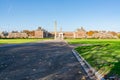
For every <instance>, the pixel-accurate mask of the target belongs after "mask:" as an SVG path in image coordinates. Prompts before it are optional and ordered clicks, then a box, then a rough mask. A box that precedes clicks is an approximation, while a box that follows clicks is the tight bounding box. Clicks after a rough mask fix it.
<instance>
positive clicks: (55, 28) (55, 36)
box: [54, 21, 57, 40]
mask: <svg viewBox="0 0 120 80" xmlns="http://www.w3.org/2000/svg"><path fill="white" fill-rule="evenodd" d="M54 31H55V35H54V39H55V40H56V39H57V21H55V24H54Z"/></svg>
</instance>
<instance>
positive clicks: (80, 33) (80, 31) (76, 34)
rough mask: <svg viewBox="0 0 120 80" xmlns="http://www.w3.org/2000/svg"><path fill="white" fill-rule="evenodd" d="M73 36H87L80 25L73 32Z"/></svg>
mask: <svg viewBox="0 0 120 80" xmlns="http://www.w3.org/2000/svg"><path fill="white" fill-rule="evenodd" d="M74 38H87V34H86V31H85V30H84V29H83V27H81V28H80V29H77V30H76V31H75V32H74Z"/></svg>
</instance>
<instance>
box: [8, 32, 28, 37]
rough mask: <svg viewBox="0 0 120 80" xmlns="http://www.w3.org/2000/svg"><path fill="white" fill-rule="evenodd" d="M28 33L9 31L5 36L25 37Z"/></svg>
mask: <svg viewBox="0 0 120 80" xmlns="http://www.w3.org/2000/svg"><path fill="white" fill-rule="evenodd" d="M27 37H28V35H27V34H26V33H19V32H18V33H9V34H8V36H7V38H27Z"/></svg>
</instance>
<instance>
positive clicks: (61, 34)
mask: <svg viewBox="0 0 120 80" xmlns="http://www.w3.org/2000/svg"><path fill="white" fill-rule="evenodd" d="M58 37H59V39H60V40H63V38H64V37H63V32H62V28H60V33H59V36H58Z"/></svg>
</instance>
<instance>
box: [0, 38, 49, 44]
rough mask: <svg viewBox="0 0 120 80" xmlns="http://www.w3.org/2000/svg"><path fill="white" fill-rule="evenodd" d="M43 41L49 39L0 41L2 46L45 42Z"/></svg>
mask: <svg viewBox="0 0 120 80" xmlns="http://www.w3.org/2000/svg"><path fill="white" fill-rule="evenodd" d="M43 40H49V39H0V45H2V44H20V43H28V42H38V41H43Z"/></svg>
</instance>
